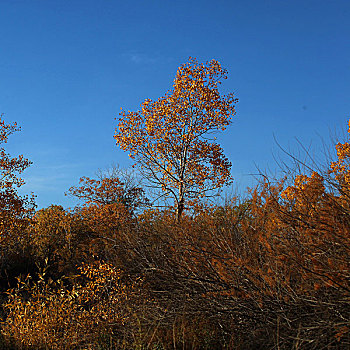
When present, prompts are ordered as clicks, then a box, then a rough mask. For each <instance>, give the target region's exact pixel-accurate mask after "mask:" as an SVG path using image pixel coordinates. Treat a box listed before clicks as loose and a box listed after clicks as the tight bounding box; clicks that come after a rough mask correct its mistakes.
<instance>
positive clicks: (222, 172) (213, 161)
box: [114, 58, 237, 221]
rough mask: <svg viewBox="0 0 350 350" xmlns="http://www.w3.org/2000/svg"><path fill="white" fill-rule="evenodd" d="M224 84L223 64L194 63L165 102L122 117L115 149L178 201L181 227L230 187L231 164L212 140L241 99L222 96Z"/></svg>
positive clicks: (187, 65) (183, 69) (144, 105)
mask: <svg viewBox="0 0 350 350" xmlns="http://www.w3.org/2000/svg"><path fill="white" fill-rule="evenodd" d="M226 78H227V70H226V69H223V68H222V67H221V65H220V63H219V62H217V61H215V60H212V61H210V62H207V63H205V64H200V63H198V62H197V60H196V59H193V58H190V60H189V62H188V63H185V64H183V65H181V66H180V67H179V69H178V71H177V74H176V77H175V80H174V84H173V89H172V90H170V91H169V92H168V93H167V94H166V95H165V96H164V97H160V98H159V99H158V100H157V101H152V100H150V99H147V100H145V102H143V103H142V104H141V110H139V111H136V112H130V111H128V112H126V111H123V110H122V112H121V113H120V115H121V118H120V120H119V124H118V127H117V128H116V132H115V135H114V138H115V139H116V141H117V145H119V146H120V147H121V149H123V150H124V151H128V152H129V156H130V157H131V158H132V159H134V160H135V161H136V164H137V165H139V166H140V170H141V173H142V174H143V176H144V177H145V178H146V179H147V181H148V182H149V183H150V185H151V186H152V187H154V188H157V189H161V190H162V191H163V192H162V195H163V196H165V197H169V196H170V197H172V198H173V199H174V202H175V203H174V204H175V208H176V214H177V220H178V221H180V218H181V215H182V213H183V211H184V210H185V209H187V208H189V207H191V206H194V205H196V204H197V203H198V201H199V199H200V198H202V197H205V196H208V195H209V193H212V191H213V190H218V189H219V188H221V187H222V186H223V185H227V184H229V183H230V182H231V181H232V178H231V175H230V168H231V163H230V162H229V160H228V159H227V158H226V157H225V155H224V153H223V149H222V148H221V147H220V145H219V144H218V143H216V142H215V138H210V137H209V135H210V134H213V133H215V132H217V131H219V130H225V128H226V127H227V126H228V125H229V124H230V122H231V118H232V116H233V115H234V114H235V103H236V102H237V99H236V98H235V97H234V95H233V94H232V93H230V94H228V95H220V93H219V91H218V85H219V84H220V83H221V80H223V79H226Z"/></svg>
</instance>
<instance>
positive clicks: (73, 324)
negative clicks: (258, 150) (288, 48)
mask: <svg viewBox="0 0 350 350" xmlns="http://www.w3.org/2000/svg"><path fill="white" fill-rule="evenodd" d="M349 133H350V128H349ZM336 152H337V157H336V159H335V160H334V161H332V162H331V163H330V164H329V167H328V169H325V170H324V171H323V172H322V173H321V172H320V171H316V170H314V171H312V170H311V169H309V172H308V173H307V172H306V173H298V172H296V173H294V174H293V176H292V177H290V176H289V177H288V178H287V177H286V178H283V179H280V180H279V181H271V180H269V179H268V178H263V179H262V181H261V182H260V184H259V185H258V186H257V187H256V188H254V189H251V190H250V194H249V196H247V198H245V199H244V200H241V201H238V200H234V199H233V200H231V201H227V202H226V203H225V204H224V205H207V206H205V205H203V206H202V208H201V210H198V211H197V212H194V213H192V214H191V215H189V214H186V213H185V214H183V217H182V220H181V222H180V223H179V222H177V220H176V213H175V212H174V211H173V210H166V209H164V210H159V209H154V208H150V207H148V208H145V207H144V208H143V209H142V206H144V205H147V200H146V198H145V195H144V192H143V190H142V188H141V187H137V185H135V184H134V186H130V182H129V184H128V186H126V184H127V182H126V181H124V182H123V180H122V179H120V178H118V177H116V176H112V177H101V178H100V179H98V180H93V179H88V178H83V179H82V180H81V183H80V184H79V185H78V186H76V187H72V188H71V189H70V192H71V194H73V195H76V196H79V197H80V198H82V199H84V202H83V203H82V205H81V206H79V207H77V208H75V209H72V210H68V209H64V208H63V207H61V206H54V205H53V206H50V207H48V208H46V209H41V210H39V211H37V212H35V213H34V214H32V215H29V213H30V212H31V211H30V210H29V209H30V208H31V206H30V204H31V202H30V201H28V200H27V201H24V200H22V201H21V203H22V204H21V205H20V206H18V205H17V206H16V205H15V204H16V203H17V204H18V200H19V197H18V196H17V195H16V196H15V192H12V193H13V195H14V197H13V199H14V201H13V202H12V201H11V200H10V199H11V198H10V194H9V193H10V192H11V191H9V188H10V187H9V186H10V185H9V184H8V187H6V188H5V190H6V191H2V192H1V196H2V197H1V198H2V200H5V199H6V200H7V206H2V207H1V210H0V215H1V257H0V258H1V293H2V294H1V295H2V299H1V314H2V324H1V345H0V347H1V348H3V349H348V348H349V346H350V332H349V330H350V304H349V294H350V285H349V277H350V276H349V267H350V255H349V249H350V236H349V233H350V163H349V160H350V144H349V143H348V142H344V143H338V144H337V145H336ZM8 182H10V181H8ZM5 196H6V198H5ZM16 200H17V201H16ZM11 203H12V204H13V205H12V204H11ZM20 208H22V209H21V210H20ZM141 209H142V210H141Z"/></svg>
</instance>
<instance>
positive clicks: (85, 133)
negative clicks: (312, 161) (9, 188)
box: [0, 0, 350, 208]
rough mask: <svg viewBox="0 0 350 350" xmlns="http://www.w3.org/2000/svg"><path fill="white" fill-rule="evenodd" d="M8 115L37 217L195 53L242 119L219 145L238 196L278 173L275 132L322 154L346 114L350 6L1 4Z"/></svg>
mask: <svg viewBox="0 0 350 350" xmlns="http://www.w3.org/2000/svg"><path fill="white" fill-rule="evenodd" d="M0 28H1V29H0V112H3V113H5V119H6V121H8V122H12V121H17V122H18V124H19V125H21V127H22V131H21V132H20V133H17V134H16V135H14V136H12V137H11V138H10V140H9V144H8V148H7V149H8V151H9V152H10V153H11V154H12V155H17V154H19V153H22V154H24V155H25V156H26V157H27V158H29V159H31V160H32V161H33V163H34V164H33V165H32V166H31V168H30V169H28V170H27V171H26V172H25V176H24V178H25V180H26V182H27V184H26V185H25V186H24V187H23V191H24V192H30V191H33V192H35V193H36V194H37V196H38V197H37V203H38V206H39V208H40V207H45V206H48V205H50V204H52V203H54V204H62V205H64V206H70V205H73V204H74V202H72V200H70V199H68V198H66V197H65V196H64V192H65V191H66V190H67V189H68V188H69V187H70V186H71V185H75V184H77V182H78V179H79V177H81V176H93V175H94V173H95V171H96V170H97V169H98V168H106V167H108V166H109V165H110V164H112V163H119V164H120V165H121V166H124V167H127V166H129V165H130V164H131V163H130V161H129V160H128V157H127V154H125V153H124V152H123V151H121V150H120V149H118V148H117V146H115V142H114V139H113V133H114V128H115V127H116V121H115V120H114V118H115V117H117V116H118V112H119V110H120V107H123V108H125V109H129V110H136V109H138V107H139V105H140V103H141V102H142V101H143V100H144V99H146V98H151V99H157V98H158V97H160V96H162V95H164V93H165V92H166V91H167V90H168V89H169V88H171V85H172V81H173V78H174V75H175V73H176V70H177V68H178V66H179V65H180V64H182V63H183V62H185V61H187V59H188V57H189V56H193V57H197V59H198V60H200V61H206V60H210V59H212V58H215V59H217V60H218V61H220V62H221V64H222V65H223V66H224V67H226V68H227V69H228V71H229V79H228V80H226V81H225V82H224V84H223V85H222V89H223V91H225V92H229V91H233V92H235V93H236V95H237V97H238V98H239V100H240V102H239V104H238V105H237V116H236V118H235V120H234V122H233V124H232V126H230V128H229V129H228V130H227V131H226V132H225V133H224V134H222V135H221V136H220V138H219V140H220V143H221V144H222V146H223V147H224V149H225V152H226V154H227V156H228V157H229V158H230V160H231V161H232V163H233V168H232V172H233V176H234V178H235V179H236V184H237V186H238V187H240V188H243V187H245V186H246V185H249V184H250V183H251V181H252V179H251V176H250V175H248V174H251V173H255V172H256V165H258V166H259V167H260V168H263V169H264V168H267V167H270V168H274V160H273V153H274V152H275V150H276V145H275V142H274V138H273V135H275V136H276V138H277V139H278V140H279V142H280V143H281V144H282V145H283V146H285V147H290V145H292V144H293V142H294V141H293V140H294V138H295V137H298V138H299V139H300V140H301V141H302V142H304V143H306V144H309V143H310V142H313V144H314V145H315V146H316V152H317V147H319V137H323V138H325V139H326V140H327V139H328V138H329V133H330V130H334V129H338V130H339V129H344V128H345V124H346V121H347V119H348V118H349V116H350V1H349V0H323V1H319V0H317V1H314V0H250V1H249V0H237V1H235V0H227V1H222V0H216V1H206V0H201V1H199V0H196V1H194V0H186V1H182V0H181V1H179V0H176V1H167V0H162V1H156V0H147V1H145V0H140V1H135V0H129V1H118V0H98V1H97V0H94V1H92V0H84V1H82V0H69V1H68V0H22V1H20V0H0Z"/></svg>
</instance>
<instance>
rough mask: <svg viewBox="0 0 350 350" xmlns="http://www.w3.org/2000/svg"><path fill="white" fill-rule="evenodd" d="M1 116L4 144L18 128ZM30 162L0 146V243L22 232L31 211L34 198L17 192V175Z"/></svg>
mask: <svg viewBox="0 0 350 350" xmlns="http://www.w3.org/2000/svg"><path fill="white" fill-rule="evenodd" d="M2 117H3V115H2V114H1V115H0V144H6V143H7V141H8V137H9V136H10V135H11V134H13V133H14V132H16V131H18V130H19V128H18V127H17V124H16V123H13V124H6V123H5V121H4V120H3V119H2ZM30 164H31V163H30V161H29V160H28V159H25V158H24V157H23V156H22V155H19V156H18V157H11V156H10V155H9V154H8V153H7V152H6V150H5V149H4V148H3V147H0V245H2V244H3V243H4V242H5V241H6V242H8V241H10V237H12V236H13V235H18V234H19V233H21V232H23V230H24V226H25V225H26V223H27V218H28V217H29V216H31V214H32V213H33V209H34V206H35V205H34V198H33V197H31V198H29V197H27V196H23V197H21V196H19V195H18V193H17V188H18V187H20V186H22V185H23V184H24V182H23V179H21V178H20V177H19V176H18V175H19V174H21V173H22V172H23V171H24V170H25V169H26V168H27V167H28V166H29V165H30ZM16 238H18V237H16ZM11 240H12V239H11ZM12 243H13V240H12ZM7 249H8V247H7Z"/></svg>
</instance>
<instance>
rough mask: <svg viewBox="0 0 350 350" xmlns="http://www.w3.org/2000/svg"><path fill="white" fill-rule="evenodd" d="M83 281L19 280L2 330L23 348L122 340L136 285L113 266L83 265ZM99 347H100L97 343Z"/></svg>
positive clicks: (87, 345) (105, 343)
mask: <svg viewBox="0 0 350 350" xmlns="http://www.w3.org/2000/svg"><path fill="white" fill-rule="evenodd" d="M80 271H81V275H80V279H81V281H80V282H78V281H76V282H75V283H74V284H73V286H72V287H71V288H68V287H67V286H65V285H64V283H63V282H62V280H61V281H57V282H53V281H52V280H48V281H45V272H44V273H42V274H40V275H39V280H38V281H37V282H33V281H31V279H30V277H29V276H28V277H27V279H26V280H24V281H21V280H20V281H19V284H18V287H17V288H15V289H12V290H9V291H8V300H7V302H6V304H5V305H4V308H5V311H6V313H7V317H6V319H5V322H4V325H3V328H2V334H3V336H4V338H5V340H6V341H7V344H8V345H9V346H10V345H11V344H12V345H15V346H17V347H18V348H19V349H82V348H84V349H87V348H89V349H99V348H101V346H105V347H106V348H107V347H108V346H109V345H113V344H114V342H115V341H116V339H117V340H119V341H121V342H122V341H123V339H122V338H123V332H122V331H121V329H122V328H123V327H125V324H126V322H127V320H128V317H129V314H130V312H129V311H128V308H127V305H128V302H129V301H130V302H131V300H132V298H133V295H134V294H135V290H136V283H133V284H126V283H124V282H122V280H121V277H122V275H121V272H120V270H118V269H116V268H114V267H113V266H111V265H110V264H103V263H99V264H97V265H95V266H91V265H83V266H82V267H81V268H80ZM99 346H100V347H99Z"/></svg>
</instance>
